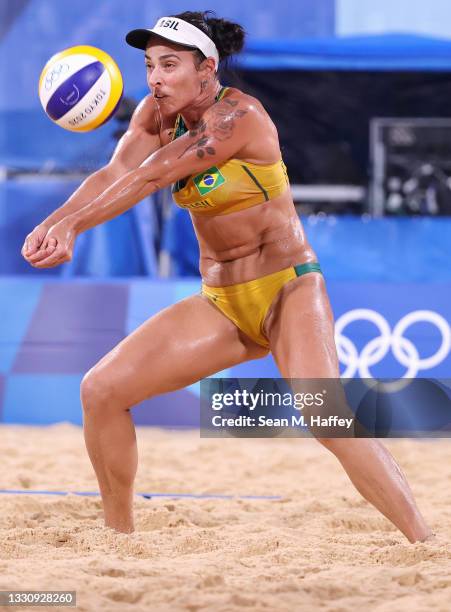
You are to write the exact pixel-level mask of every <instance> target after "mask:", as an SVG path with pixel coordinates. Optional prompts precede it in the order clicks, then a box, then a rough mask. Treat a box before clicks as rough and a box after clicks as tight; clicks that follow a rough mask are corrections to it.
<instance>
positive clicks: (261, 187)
mask: <svg viewBox="0 0 451 612" xmlns="http://www.w3.org/2000/svg"><path fill="white" fill-rule="evenodd" d="M126 40H127V42H128V43H129V44H130V45H131V46H133V47H137V48H139V49H143V50H145V54H144V59H145V64H146V71H147V82H148V85H149V88H150V89H151V93H150V95H148V96H147V97H146V98H144V100H143V101H142V102H141V104H140V105H139V106H138V108H137V109H136V111H135V113H134V115H133V117H132V119H131V122H130V126H129V128H128V131H127V132H126V134H125V135H124V136H123V138H122V139H121V141H120V142H119V144H118V146H117V149H116V151H115V153H114V155H113V157H112V159H111V161H110V162H109V163H108V164H107V165H106V166H105V167H104V168H102V169H101V170H99V171H97V172H95V173H94V174H92V175H91V176H90V177H88V178H87V179H86V180H85V181H84V183H83V184H82V185H81V187H80V188H79V189H77V191H75V193H74V194H73V195H72V196H71V197H70V198H69V199H68V201H67V202H66V203H65V204H64V205H62V206H61V207H60V208H58V209H57V210H56V211H55V212H53V213H52V214H51V215H50V216H49V217H48V218H47V219H45V220H44V221H43V222H42V223H41V224H40V225H39V226H37V227H36V228H35V229H34V230H33V231H32V232H31V233H30V234H29V235H28V236H27V238H26V240H25V243H24V246H23V248H22V254H23V256H24V257H25V259H26V260H27V261H28V262H29V263H30V264H31V265H33V266H34V267H36V268H49V267H52V266H56V265H58V264H60V263H63V262H66V261H69V260H70V259H71V257H72V252H73V247H74V242H75V239H76V237H77V235H78V234H80V233H81V232H83V231H85V230H87V229H89V228H91V227H94V226H95V225H98V224H99V223H103V222H104V221H108V220H109V219H112V218H113V217H116V216H117V215H120V214H121V213H123V212H124V211H126V210H128V209H129V208H130V207H132V206H133V205H134V204H136V203H137V202H139V201H140V200H142V199H143V198H145V197H146V196H149V195H150V194H152V193H154V192H155V191H157V190H158V189H161V188H163V187H167V186H168V185H171V184H172V185H173V196H174V199H175V201H176V203H177V204H178V205H179V206H182V207H184V208H186V209H188V210H189V212H190V214H191V217H192V220H193V223H194V227H195V231H196V234H197V237H198V240H199V245H200V272H201V275H202V281H203V284H202V292H201V294H199V295H194V296H192V297H189V298H187V299H185V300H182V301H181V302H179V303H177V304H174V305H172V306H170V307H168V308H165V309H164V310H163V311H161V312H160V313H158V314H157V315H155V316H153V317H151V318H150V319H149V320H148V321H146V322H145V323H144V324H143V325H141V326H140V327H138V329H136V330H135V331H134V332H133V333H132V334H130V335H129V336H128V337H126V338H125V339H124V340H122V342H120V343H119V344H118V345H117V346H116V347H115V348H114V349H113V350H111V351H110V352H109V353H108V354H107V355H105V356H104V357H103V358H102V359H101V360H100V361H99V362H98V363H97V364H96V365H95V366H94V367H93V368H92V369H91V370H90V371H89V372H88V373H87V374H86V375H85V376H84V378H83V382H82V385H81V399H82V404H83V415H84V433H85V440H86V446H87V449H88V453H89V456H90V459H91V461H92V464H93V466H94V469H95V472H96V475H97V478H98V481H99V486H100V492H101V495H102V500H103V506H104V513H105V524H106V525H107V526H109V527H112V528H114V529H116V530H118V531H121V532H131V531H133V529H134V525H133V482H134V478H135V473H136V469H137V447H136V438H135V429H134V425H133V421H132V417H131V415H130V412H129V409H130V408H131V407H132V406H133V405H134V404H137V403H138V402H140V401H142V400H144V399H146V398H149V397H152V396H155V395H157V394H161V393H167V392H169V391H174V390H176V389H180V388H181V387H185V386H187V385H190V384H192V383H194V382H196V381H198V380H199V379H201V378H203V377H207V376H210V375H212V374H214V373H215V372H218V371H220V370H223V369H226V368H229V367H231V366H233V365H235V364H238V363H241V362H243V361H246V360H249V359H256V358H260V357H264V356H265V355H267V354H268V352H269V351H271V352H272V354H273V356H274V359H275V361H276V363H277V366H278V368H279V370H280V373H281V375H282V377H284V378H329V379H337V378H338V377H339V367H338V360H337V354H336V349H335V344H334V323H333V317H332V313H331V309H330V306H329V301H328V297H327V293H326V287H325V283H324V279H323V276H322V274H321V271H320V267H319V265H318V263H317V261H316V257H315V253H314V252H313V251H312V249H311V247H310V245H309V244H308V242H307V240H306V237H305V235H304V232H303V228H302V226H301V223H300V220H299V218H298V216H297V214H296V211H295V208H294V205H293V201H292V198H291V194H290V189H289V184H288V177H287V174H286V169H285V166H284V164H283V161H282V159H281V152H280V148H279V140H278V135H277V130H276V128H275V126H274V124H273V123H272V121H271V119H270V117H269V116H268V115H267V114H266V112H265V109H264V108H263V107H262V105H261V104H260V102H259V101H258V100H257V99H255V98H253V97H251V96H249V95H246V94H244V93H243V92H242V91H240V90H238V89H234V88H228V87H222V86H221V83H220V82H219V80H218V74H217V70H218V65H219V62H220V61H221V60H223V59H225V58H227V57H229V56H231V55H232V54H234V53H237V52H239V51H240V50H241V48H242V46H243V42H244V31H243V29H242V28H241V26H239V25H238V24H235V23H231V22H229V21H226V20H224V19H216V18H213V17H211V16H210V12H205V13H199V12H197V13H196V12H185V13H182V14H180V15H176V16H171V17H162V18H161V19H159V20H158V22H157V24H156V25H155V26H154V28H152V29H151V30H145V29H142V30H133V31H132V32H129V33H128V35H127V37H126ZM280 103H281V104H283V100H281V101H280ZM318 439H319V441H320V442H321V443H322V444H323V445H324V446H325V447H326V448H328V449H329V450H330V451H332V452H333V453H334V454H335V455H336V457H337V458H338V460H339V461H340V462H341V464H342V465H343V467H344V469H345V470H346V472H347V473H348V475H349V477H350V479H351V481H352V482H353V483H354V485H355V486H356V488H357V489H358V491H359V492H360V493H361V494H362V495H363V496H364V497H365V498H366V499H367V500H368V501H369V502H371V503H372V504H373V505H374V506H375V507H376V508H377V509H378V510H380V512H382V513H383V514H384V515H385V516H386V517H387V518H388V519H390V520H391V521H392V522H393V523H394V524H395V525H396V526H397V527H398V528H399V529H400V530H401V531H402V533H404V535H405V536H406V537H407V538H408V539H409V540H410V541H411V542H415V541H422V540H425V539H427V538H428V537H430V536H431V535H432V534H431V530H430V529H429V527H428V526H427V525H426V523H425V521H424V520H423V518H422V516H421V514H420V512H419V510H418V509H417V507H416V504H415V501H414V499H413V496H412V493H411V491H410V488H409V485H408V484H407V481H406V479H405V477H404V475H403V474H402V472H401V471H400V469H399V467H398V466H397V464H396V463H395V461H394V459H393V458H392V456H391V455H390V454H389V452H388V451H387V450H386V449H385V447H384V446H382V444H381V443H380V442H379V441H378V440H376V439H367V438H360V439H349V438H348V439H346V438H344V439H343V438H318Z"/></svg>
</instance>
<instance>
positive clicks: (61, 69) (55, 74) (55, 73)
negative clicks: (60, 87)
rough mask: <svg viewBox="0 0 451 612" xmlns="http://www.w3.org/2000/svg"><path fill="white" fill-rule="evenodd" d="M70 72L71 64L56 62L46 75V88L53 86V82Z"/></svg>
mask: <svg viewBox="0 0 451 612" xmlns="http://www.w3.org/2000/svg"><path fill="white" fill-rule="evenodd" d="M66 72H69V64H56V65H55V66H53V68H52V70H51V71H50V72H48V73H47V76H46V77H45V88H46V89H47V90H49V89H51V88H52V87H53V83H55V82H56V81H58V79H59V78H60V76H61V75H62V74H65V73H66Z"/></svg>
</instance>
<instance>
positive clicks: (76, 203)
mask: <svg viewBox="0 0 451 612" xmlns="http://www.w3.org/2000/svg"><path fill="white" fill-rule="evenodd" d="M116 179H117V176H116V174H115V173H114V171H113V170H112V169H111V168H110V166H104V167H103V168H101V169H100V170H97V172H94V173H93V174H91V175H90V176H88V178H87V179H85V180H84V181H83V183H82V184H81V185H80V187H78V189H76V190H75V191H74V193H73V194H72V195H71V196H70V197H69V198H68V199H67V200H66V202H64V204H63V205H62V206H60V207H59V208H57V209H56V210H55V211H53V212H52V213H51V214H50V215H49V216H48V217H47V218H46V219H44V221H42V223H41V225H46V226H49V227H50V226H52V225H54V224H55V223H58V221H61V219H64V218H65V217H67V216H69V215H72V214H73V213H75V212H77V211H78V210H80V209H81V208H83V207H84V206H86V205H87V204H88V203H89V202H92V200H94V199H95V198H97V197H98V196H99V195H100V194H102V193H103V192H104V191H105V189H108V187H109V186H110V185H112V184H113V183H114V182H115V181H116Z"/></svg>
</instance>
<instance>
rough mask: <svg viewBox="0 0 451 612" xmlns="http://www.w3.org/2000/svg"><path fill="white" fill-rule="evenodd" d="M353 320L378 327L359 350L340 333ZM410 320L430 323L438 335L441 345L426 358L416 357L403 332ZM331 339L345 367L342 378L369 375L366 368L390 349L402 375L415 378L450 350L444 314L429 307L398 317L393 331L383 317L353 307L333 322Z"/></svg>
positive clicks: (435, 364) (411, 321) (409, 324)
mask: <svg viewBox="0 0 451 612" xmlns="http://www.w3.org/2000/svg"><path fill="white" fill-rule="evenodd" d="M356 321H369V322H370V323H373V324H374V325H375V326H376V327H377V328H378V330H379V335H378V336H377V337H376V338H373V339H372V340H370V341H369V342H368V343H367V344H366V346H365V347H364V348H363V349H362V350H361V352H360V354H359V352H358V351H357V348H356V346H355V344H354V343H353V342H352V340H350V339H349V338H348V337H347V336H345V335H344V334H343V330H344V329H345V328H346V327H347V326H348V325H349V324H351V323H354V322H356ZM414 323H431V324H432V325H434V326H435V327H436V328H437V329H438V330H439V332H440V334H441V337H442V338H441V344H440V347H439V348H438V349H437V351H436V352H435V353H434V354H433V355H431V356H430V357H422V358H420V356H419V354H418V350H417V348H416V346H415V345H414V344H413V342H411V340H409V339H408V338H406V337H405V336H404V335H403V334H404V333H405V331H406V330H407V328H408V327H410V326H411V325H413V324H414ZM335 342H336V345H337V352H338V358H339V360H340V362H341V363H342V364H343V365H344V366H346V368H345V371H344V372H343V374H342V375H341V376H342V378H353V377H354V375H355V374H356V372H358V373H359V376H360V377H361V378H373V377H372V375H371V372H370V367H371V366H373V365H375V364H376V363H379V362H380V361H382V359H384V357H385V356H386V355H387V353H388V351H389V350H390V349H391V350H392V352H393V355H394V356H395V357H396V359H397V360H398V362H399V363H400V364H401V365H403V366H405V367H406V368H407V370H406V372H405V374H404V375H403V377H402V378H415V377H416V375H417V374H418V372H419V371H420V370H428V369H430V368H434V367H435V366H437V365H438V364H439V363H441V362H442V361H444V360H445V359H446V357H447V356H448V354H449V352H450V349H451V329H450V326H449V324H448V322H447V321H446V319H445V318H444V317H442V316H441V315H439V314H438V313H437V312H434V311H433V310H414V311H413V312H410V313H409V314H407V315H405V316H404V317H402V319H401V320H400V321H398V323H397V324H396V325H395V327H394V328H393V331H392V330H391V329H390V326H389V324H388V322H387V321H386V319H385V318H384V317H383V316H382V315H381V314H379V313H378V312H375V311H374V310H370V309H367V308H357V309H355V310H350V311H349V312H346V313H345V314H344V315H342V316H341V317H340V318H339V319H338V320H337V321H336V324H335Z"/></svg>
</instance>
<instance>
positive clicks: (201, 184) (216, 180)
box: [193, 166, 225, 196]
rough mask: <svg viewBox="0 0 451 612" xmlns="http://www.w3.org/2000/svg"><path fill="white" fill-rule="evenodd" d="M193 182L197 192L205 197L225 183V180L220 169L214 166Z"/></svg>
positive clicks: (196, 177)
mask: <svg viewBox="0 0 451 612" xmlns="http://www.w3.org/2000/svg"><path fill="white" fill-rule="evenodd" d="M193 181H194V184H195V185H196V187H197V191H198V192H199V193H200V195H202V196H203V195H205V194H206V193H210V191H213V189H216V187H220V186H221V185H222V184H223V183H225V178H224V177H223V176H222V174H221V172H220V171H219V169H218V168H216V166H213V167H212V168H208V170H205V172H202V174H198V175H197V176H195V177H194V178H193Z"/></svg>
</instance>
